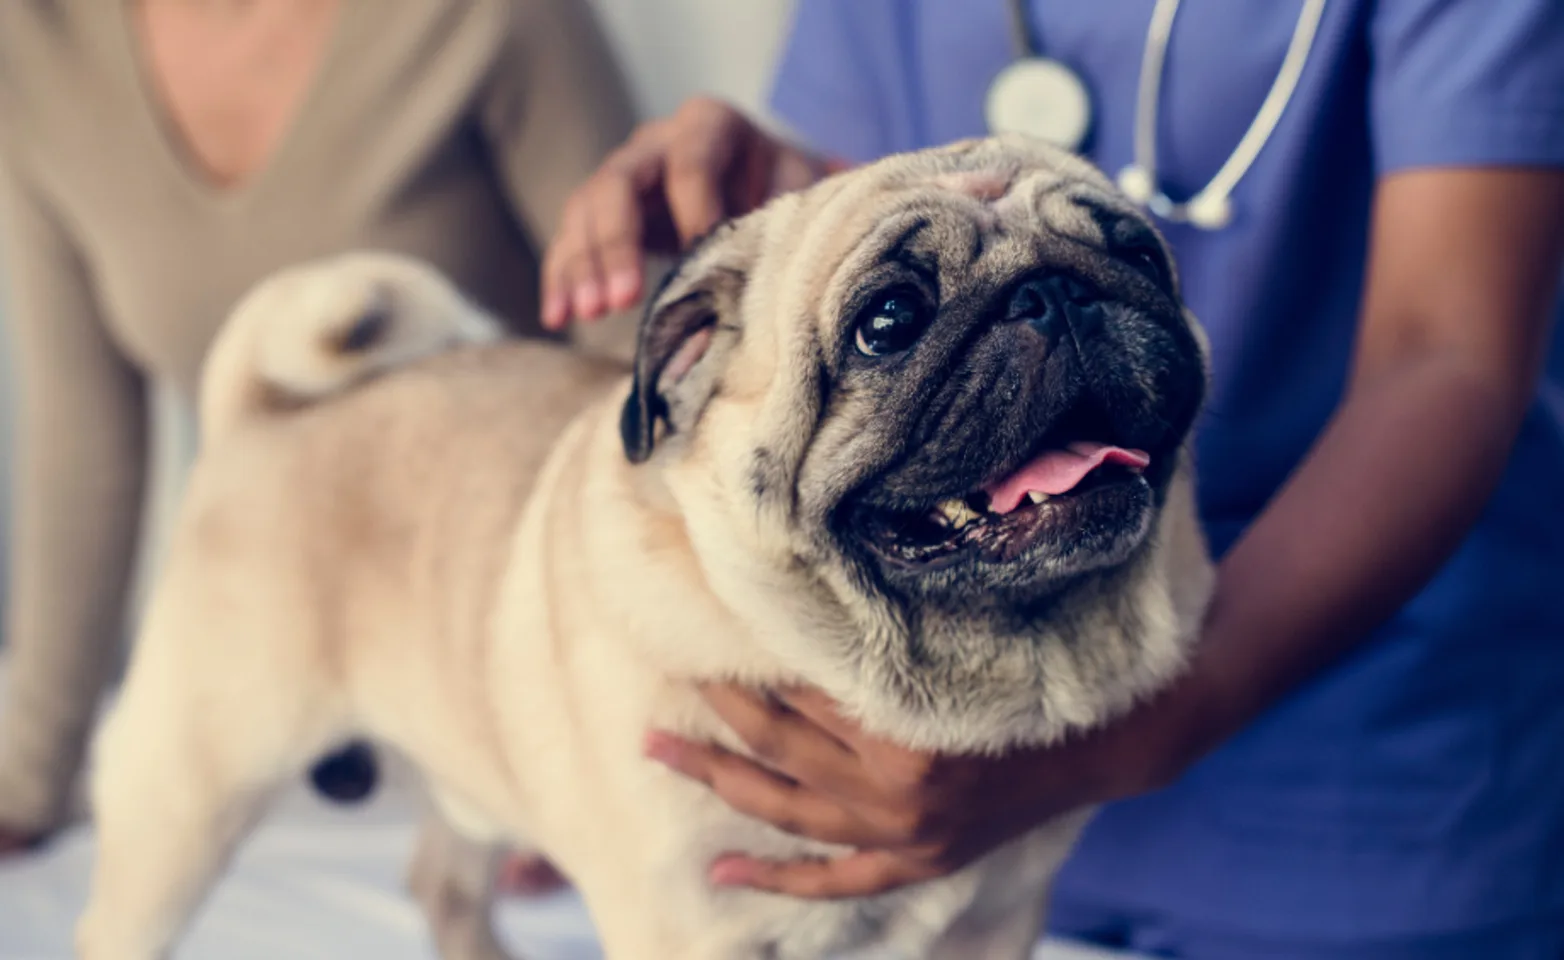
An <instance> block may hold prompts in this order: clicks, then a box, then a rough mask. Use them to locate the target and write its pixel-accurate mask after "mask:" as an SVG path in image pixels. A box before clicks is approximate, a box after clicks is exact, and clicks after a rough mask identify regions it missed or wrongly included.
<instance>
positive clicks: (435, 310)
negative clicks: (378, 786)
mask: <svg viewBox="0 0 1564 960" xmlns="http://www.w3.org/2000/svg"><path fill="white" fill-rule="evenodd" d="M1205 385H1206V365H1205V354H1204V347H1203V341H1202V338H1201V335H1200V333H1199V331H1198V327H1197V325H1196V322H1195V320H1194V319H1193V318H1192V317H1191V316H1190V315H1189V314H1188V313H1187V312H1186V310H1185V309H1184V308H1183V306H1182V305H1181V302H1180V299H1179V293H1178V287H1177V281H1176V278H1175V273H1174V268H1173V265H1172V264H1171V263H1170V260H1169V254H1168V251H1167V249H1166V247H1165V245H1164V243H1163V242H1162V240H1161V239H1160V238H1159V237H1158V235H1157V233H1156V232H1155V230H1154V229H1153V227H1152V226H1151V225H1150V223H1149V222H1148V221H1147V219H1146V218H1145V217H1144V216H1142V215H1141V214H1140V213H1138V212H1137V211H1136V209H1135V208H1134V207H1133V206H1131V205H1130V204H1129V203H1128V202H1127V201H1126V200H1125V199H1124V198H1122V197H1121V196H1120V195H1119V194H1118V193H1117V192H1116V191H1115V189H1114V188H1113V186H1112V184H1111V183H1110V182H1109V181H1108V180H1107V179H1106V178H1104V177H1103V176H1102V175H1101V173H1100V172H1099V171H1097V170H1096V169H1095V168H1093V167H1092V166H1091V165H1089V164H1088V163H1087V162H1085V161H1083V160H1081V159H1079V158H1076V157H1074V156H1070V155H1067V154H1065V153H1061V152H1059V151H1057V150H1054V149H1052V148H1050V147H1047V146H1044V145H1042V144H1040V143H1036V142H1031V141H1024V140H1015V139H1004V140H1000V139H985V140H977V141H971V142H963V143H958V144H955V145H953V146H949V147H946V148H942V149H936V150H929V151H924V152H918V153H911V154H905V155H899V156H894V157H891V158H888V159H885V160H881V161H879V162H877V163H874V164H871V165H868V166H864V167H861V168H858V169H856V170H853V171H850V172H847V173H844V174H840V175H838V176H835V177H833V178H831V179H828V180H825V181H822V182H821V183H819V184H817V185H815V186H813V187H811V188H810V189H808V190H805V191H802V192H798V193H793V194H788V195H784V196H780V197H778V198H776V199H774V200H773V201H771V202H770V203H769V205H767V206H765V207H763V208H762V209H760V210H759V211H757V212H755V213H752V214H749V215H747V216H744V217H742V218H740V219H736V220H733V221H731V222H729V223H727V224H726V225H724V226H722V227H720V228H719V229H717V230H716V231H715V232H714V233H713V234H712V235H711V236H710V237H708V238H707V239H706V240H705V241H704V242H702V243H700V244H699V245H698V247H697V248H696V249H694V250H693V251H692V252H691V253H690V254H689V255H688V256H687V257H686V258H685V259H684V260H683V261H682V263H681V264H680V265H679V266H678V267H677V268H676V269H675V270H674V271H673V272H672V273H671V275H670V276H669V278H668V279H667V281H666V282H665V284H664V285H663V286H662V287H661V289H660V291H659V292H657V293H656V294H655V296H653V297H652V298H651V300H650V302H649V305H648V307H647V309H646V312H645V316H644V319H643V322H642V326H641V330H640V333H639V344H638V351H637V357H636V360H635V364H634V370H633V372H632V373H628V374H626V373H625V372H623V371H622V370H620V369H616V368H614V367H613V366H612V365H611V364H606V363H596V362H593V361H590V360H585V359H582V358H579V357H576V356H574V355H573V354H570V353H568V352H565V351H563V350H561V349H558V348H555V347H551V346H548V345H543V344H535V343H534V344H524V343H513V342H503V343H502V342H500V341H499V339H498V334H497V327H496V326H495V324H493V323H492V321H490V320H489V319H487V318H486V317H485V316H484V314H483V313H482V311H481V310H479V309H477V308H476V307H474V306H473V305H472V304H470V303H468V302H466V301H465V300H464V299H463V298H462V297H461V295H460V294H458V292H457V291H455V290H454V289H452V288H451V286H450V285H449V284H448V283H447V282H446V281H445V280H444V279H442V278H441V277H439V276H438V275H436V274H434V273H432V272H431V271H430V269H429V268H428V267H426V266H424V265H422V264H420V263H417V262H412V261H409V260H406V259H402V258H399V257H395V256H390V255H383V254H370V253H364V254H354V255H349V256H344V257H340V258H337V259H332V260H327V261H324V262H317V263H312V264H308V265H304V266H302V267H298V268H295V269H292V270H289V271H286V272H284V273H282V274H281V275H279V276H276V277H274V278H273V279H271V280H269V281H267V282H265V283H263V284H262V285H261V286H260V287H259V288H258V289H257V290H255V291H254V292H253V293H252V294H251V295H250V297H249V298H248V299H247V300H246V301H245V302H244V303H242V304H241V305H240V306H239V307H238V308H237V309H236V311H235V313H234V315H233V317H232V318H231V319H230V321H229V323H228V325H227V326H226V327H225V329H224V331H223V333H222V335H221V338H220V340H219V342H218V343H217V345H216V347H215V349H214V351H213V354H212V356H211V357H210V360H209V363H208V368H207V371H206V374H205V384H204V394H203V397H202V408H203V409H202V414H203V421H204V427H205V429H206V431H207V442H206V444H205V449H204V451H203V452H202V454H201V457H200V461H199V463H198V464H197V466H196V467H195V471H194V474H193V476H192V478H191V481H190V485H189V492H188V498H187V501H186V502H185V503H184V505H183V513H182V515H181V517H180V521H179V526H178V532H177V534H176V535H175V538H174V544H173V547H172V550H171V555H170V557H169V560H168V562H167V567H166V571H165V574H164V577H163V579H162V581H161V584H160V585H159V587H158V589H157V591H156V595H155V597H154V599H153V601H152V604H151V608H150V610H149V612H148V615H147V617H146V620H145V624H144V628H143V632H142V635H141V638H140V642H139V644H138V646H137V648H136V649H135V652H134V656H133V662H132V665H131V667H130V671H129V675H128V679H127V683H126V685H125V687H124V690H123V693H122V696H121V697H120V699H119V701H118V703H117V705H116V707H115V708H114V710H113V712H112V715H111V716H110V717H109V718H108V719H107V721H106V723H105V726H104V729H103V732H102V734H101V736H100V739H99V746H98V765H97V771H96V775H95V781H94V787H93V794H94V800H95V809H96V816H97V824H98V831H99V837H100V844H99V848H98V850H99V852H98V857H97V863H96V868H95V873H94V878H93V883H92V892H91V897H90V902H89V904H88V907H87V910H86V913H85V916H84V917H83V920H82V922H81V925H80V928H79V932H78V942H79V948H80V953H81V956H82V957H84V958H86V960H154V958H157V957H161V956H163V955H164V954H165V951H166V950H168V949H169V948H170V945H171V943H172V941H173V940H174V939H175V937H176V935H177V934H178V932H179V930H180V929H181V927H182V925H183V924H184V923H185V921H186V919H187V917H188V915H189V913H190V912H191V910H192V909H193V908H194V907H195V906H196V904H197V903H198V902H199V901H200V899H201V897H202V895H203V894H204V893H205V891H206V890H207V888H208V887H209V886H210V885H211V884H212V883H213V882H214V879H215V877H216V876H217V874H218V873H219V872H220V870H221V868H222V866H223V864H224V863H225V861H226V860H227V859H228V856H229V854H230V853H231V851H232V850H233V849H234V847H235V845H236V844H237V843H238V842H239V840H240V839H241V837H242V836H243V835H244V833H245V831H246V830H247V828H248V827H249V826H250V825H251V824H252V823H253V822H254V821H255V819H256V818H257V817H258V816H259V815H260V814H261V812H262V810H263V808H264V804H265V801H266V799H267V797H268V796H269V795H270V794H271V793H272V792H273V790H274V789H275V788H276V787H277V785H279V784H282V783H285V782H288V781H290V780H291V779H292V778H293V777H295V776H296V775H297V774H298V773H299V772H300V771H301V770H302V769H303V768H304V767H305V766H306V765H307V764H308V763H309V762H310V761H311V760H312V759H313V758H315V757H317V756H319V755H320V754H321V753H322V752H324V751H326V750H328V749H331V748H332V747H334V746H338V745H340V744H342V743H345V742H348V741H350V740H354V739H357V738H367V739H368V740H370V741H372V742H374V743H376V744H378V745H381V746H382V747H383V748H385V749H389V750H392V751H395V752H396V753H398V754H400V755H403V756H405V757H406V758H408V759H409V760H410V761H411V762H412V763H413V764H414V765H415V766H416V767H417V768H418V769H419V770H420V771H421V772H422V774H423V775H424V777H425V778H426V780H427V783H428V787H429V792H430V794H431V796H432V797H433V799H434V801H435V806H436V807H437V808H438V810H439V811H440V814H441V821H442V823H443V824H444V825H445V826H436V827H435V828H433V829H432V830H431V832H430V834H429V835H428V836H427V837H426V838H425V841H424V844H423V847H422V849H421V850H420V853H419V856H418V858H417V860H418V861H419V862H418V864H417V865H416V866H415V869H414V886H415V889H418V890H419V891H420V893H421V896H422V899H423V900H424V902H425V904H426V906H427V912H428V913H429V915H430V917H431V918H432V920H433V922H434V924H435V931H436V938H437V941H438V943H439V945H440V948H441V950H442V951H443V952H444V954H445V955H446V956H447V957H449V958H452V960H461V958H473V957H483V958H491V957H496V956H502V955H503V954H502V953H501V951H500V948H499V946H498V944H497V943H496V942H495V940H494V937H493V934H492V931H491V930H490V928H489V921H488V902H487V898H488V887H487V876H486V873H485V864H486V862H487V851H488V850H490V849H492V848H493V847H494V846H495V845H497V844H500V843H507V844H513V845H514V844H527V845H530V846H533V847H535V848H537V849H540V850H541V851H543V852H545V853H546V854H547V855H548V857H550V858H551V859H552V860H553V861H554V862H555V863H557V864H559V865H560V867H561V868H562V869H563V870H564V871H565V872H566V873H567V874H568V875H569V876H570V878H571V879H572V880H573V881H574V883H575V885H576V887H577V888H578V889H579V890H580V892H581V894H582V896H583V898H584V900H585V903H586V905H587V907H588V909H589V911H590V913H591V916H592V918H593V920H594V923H595V924H596V926H597V929H598V933H599V936H600V938H601V942H602V946H603V950H604V953H605V956H606V957H607V958H609V960H739V958H771V960H817V958H823V957H868V956H876V957H908V958H912V957H937V958H952V960H954V958H960V960H985V958H987V960H1001V958H1003V960H1017V958H1021V957H1026V956H1029V955H1030V951H1031V949H1032V946H1033V943H1034V941H1035V939H1036V937H1037V935H1038V930H1039V927H1040V924H1041V923H1042V921H1043V911H1044V901H1045V899H1046V896H1047V893H1048V888H1049V881H1050V878H1051V877H1052V876H1053V873H1054V871H1055V870H1056V868H1057V867H1058V865H1059V863H1060V861H1061V860H1062V859H1063V857H1064V856H1065V854H1066V852H1067V851H1068V850H1069V848H1070V846H1071V843H1072V841H1073V839H1074V837H1075V836H1076V834H1077V832H1078V830H1079V829H1080V828H1081V826H1082V825H1083V823H1084V822H1085V819H1086V817H1087V816H1088V813H1087V812H1080V813H1075V814H1071V815H1069V816H1065V817H1062V818H1060V819H1058V820H1056V821H1054V822H1052V823H1049V824H1047V825H1045V826H1043V827H1041V828H1039V829H1037V830H1036V831H1034V832H1033V833H1031V834H1029V835H1027V836H1024V837H1022V838H1021V839H1019V840H1016V841H1014V842H1012V843H1010V844H1008V845H1006V846H1003V847H1001V848H999V849H997V850H995V851H994V852H992V853H991V854H989V855H987V856H985V857H984V858H982V859H980V860H979V861H977V862H975V863H974V864H972V865H971V866H969V867H967V868H965V869H963V870H961V871H959V872H957V873H955V874H953V875H951V876H949V877H946V878H944V879H940V880H937V881H932V882H928V883H924V884H920V885H915V886H913V887H910V888H906V889H903V890H899V891H896V892H893V893H890V894H886V895H882V896H876V897H871V898H862V899H844V900H836V901H824V902H804V901H799V900H794V899H789V898H785V897H781V896H776V895H772V894H767V893H762V892H757V891H751V890H741V889H719V888H715V887H713V886H712V885H711V884H710V883H709V882H708V881H707V868H708V865H709V864H710V863H711V861H712V860H713V859H714V858H715V857H717V856H718V855H719V854H721V853H724V852H728V851H735V850H737V851H744V852H748V853H751V854H755V855H760V856H766V857H774V858H796V857H800V856H818V855H831V854H835V853H839V852H841V851H840V850H838V849H837V848H833V847H831V846H829V845H822V844H817V843H813V842H810V841H805V840H802V839H799V838H797V837H794V836H791V835H788V834H786V833H782V832H780V831H777V830H775V829H773V828H771V827H769V826H767V825H764V824H761V823H758V822H755V821H753V820H750V819H748V818H746V817H744V816H742V815H739V814H737V813H735V812H733V811H731V810H730V809H729V808H727V807H726V806H724V805H723V804H722V803H721V802H719V801H718V800H717V799H716V798H715V797H714V796H712V795H710V794H708V793H707V792H705V791H704V790H703V789H701V788H700V787H698V786H696V785H693V784H691V783H690V782H688V781H685V780H683V779H681V778H679V777H677V776H676V775H674V774H673V773H671V772H670V771H668V770H666V769H664V768H662V767H660V766H658V765H656V764H654V763H652V762H650V761H648V760H646V759H644V758H643V756H642V742H643V738H644V737H645V735H646V733H647V732H648V731H649V730H651V729H653V728H660V729H665V730H670V731H672V732H675V733H678V734H681V735H684V736H687V737H692V738H704V739H710V740H715V741H717V742H721V743H724V744H726V745H727V746H730V747H732V748H733V749H742V745H741V744H740V743H739V742H738V741H737V740H736V738H734V737H733V736H732V734H731V732H729V731H727V730H726V729H725V728H724V727H723V726H722V725H721V723H720V722H719V721H718V720H717V719H716V718H715V716H714V714H712V713H711V712H709V710H708V709H707V708H706V706H705V705H704V703H703V701H702V700H701V698H700V697H699V695H698V694H697V692H696V687H697V684H698V683H700V682H705V681H724V682H738V683H742V684H749V685H754V686H755V687H760V688H765V687H773V686H778V685H796V684H807V685H811V686H814V687H816V688H819V689H820V690H822V691H824V692H825V693H827V694H829V695H830V696H831V697H833V698H834V699H835V700H836V701H837V702H838V703H839V704H840V705H841V710H842V711H843V712H844V713H845V714H846V715H847V716H850V717H852V718H853V719H855V720H856V721H857V722H858V723H860V724H862V725H863V726H864V727H865V728H866V729H868V730H870V731H872V732H875V733H877V734H880V735H883V736H886V737H888V738H891V739H893V740H895V741H897V742H899V743H902V744H905V745H907V746H908V747H913V748H922V749H929V750H939V751H948V752H988V753H994V752H999V751H1003V750H1006V749H1007V748H1011V747H1015V746H1020V745H1031V744H1046V743H1049V742H1052V741H1055V740H1058V739H1059V738H1061V737H1063V736H1065V735H1066V734H1068V733H1071V732H1073V731H1081V730H1086V729H1089V728H1092V727H1094V726H1097V725H1099V724H1102V723H1104V722H1106V721H1107V720H1109V719H1110V718H1113V717H1115V716H1116V715H1118V714H1120V713H1122V712H1124V711H1125V710H1127V709H1128V708H1130V707H1131V706H1132V705H1133V704H1135V703H1136V702H1137V700H1138V699H1140V698H1143V697H1145V696H1147V695H1149V694H1151V693H1153V692H1154V691H1156V690H1158V689H1159V688H1160V687H1161V686H1163V685H1164V684H1166V683H1168V682H1169V681H1170V680H1171V679H1173V678H1174V677H1175V676H1176V675H1177V673H1178V671H1179V670H1180V668H1181V666H1182V665H1183V664H1184V662H1185V660H1186V654H1187V652H1188V649H1189V647H1190V644H1191V642H1192V638H1193V637H1195V636H1196V634H1197V631H1198V626H1199V623H1200V620H1201V617H1202V614H1203V612H1204V608H1205V605H1206V603H1207V600H1208V596H1209V593H1210V590H1211V586H1212V579H1213V577H1212V567H1211V564H1210V561H1209V559H1208V557H1207V554H1206V549H1205V546H1204V542H1203V540H1202V537H1201V533H1200V530H1199V527H1198V525H1197V522H1196V515H1195V506H1194V496H1193V478H1192V475H1191V464H1190V455H1189V434H1190V430H1191V425H1192V423H1193V422H1194V420H1195V417H1196V414H1197V411H1198V410H1199V409H1200V407H1201V404H1202V399H1203V394H1204V391H1205Z"/></svg>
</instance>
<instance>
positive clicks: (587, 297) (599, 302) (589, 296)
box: [573, 283, 603, 319]
mask: <svg viewBox="0 0 1564 960" xmlns="http://www.w3.org/2000/svg"><path fill="white" fill-rule="evenodd" d="M573 299H574V302H575V306H576V316H578V317H580V318H582V319H586V318H589V317H595V316H597V315H598V314H599V313H602V312H603V291H601V290H599V289H598V286H597V284H595V283H583V284H582V285H581V286H579V287H577V288H576V293H575V297H574V298H573Z"/></svg>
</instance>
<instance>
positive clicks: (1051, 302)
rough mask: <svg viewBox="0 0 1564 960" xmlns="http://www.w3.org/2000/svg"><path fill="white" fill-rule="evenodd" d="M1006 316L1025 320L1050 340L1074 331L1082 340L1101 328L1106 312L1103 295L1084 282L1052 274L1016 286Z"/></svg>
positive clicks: (1010, 318)
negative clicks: (1101, 296) (1094, 291)
mask: <svg viewBox="0 0 1564 960" xmlns="http://www.w3.org/2000/svg"><path fill="white" fill-rule="evenodd" d="M1005 319H1006V320H1007V321H1020V322H1024V323H1026V324H1028V325H1029V326H1031V327H1032V328H1033V329H1035V330H1036V331H1037V332H1038V333H1041V334H1042V335H1043V336H1045V337H1048V338H1049V339H1053V338H1056V337H1060V336H1065V335H1067V334H1073V335H1074V336H1075V338H1076V339H1077V340H1080V339H1084V338H1086V337H1089V336H1092V335H1094V334H1095V333H1096V332H1097V331H1098V330H1099V329H1101V327H1102V324H1103V320H1104V311H1103V307H1102V300H1101V298H1100V297H1098V296H1097V295H1096V294H1094V293H1093V292H1092V290H1091V288H1089V287H1088V286H1086V285H1085V284H1084V283H1081V282H1080V281H1079V280H1076V279H1075V278H1073V277H1068V276H1065V275H1063V274H1051V275H1049V276H1046V277H1036V278H1033V279H1031V280H1027V281H1026V282H1025V283H1023V284H1021V286H1019V287H1017V288H1016V292H1015V293H1013V294H1011V296H1010V305H1009V306H1008V307H1007V308H1006V310H1005Z"/></svg>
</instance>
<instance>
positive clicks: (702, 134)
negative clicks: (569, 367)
mask: <svg viewBox="0 0 1564 960" xmlns="http://www.w3.org/2000/svg"><path fill="white" fill-rule="evenodd" d="M831 169H833V167H832V166H831V165H830V164H828V163H826V162H825V161H823V160H821V159H819V158H817V157H814V156H812V155H811V154H808V153H806V152H804V151H803V150H800V149H798V148H797V147H794V146H792V145H790V144H788V143H785V142H783V141H781V140H779V139H777V138H775V137H773V136H771V135H770V134H768V133H766V132H765V131H764V130H762V129H761V128H760V127H759V126H757V125H756V124H755V123H754V122H752V121H751V120H750V119H749V118H748V117H746V116H745V115H744V114H743V113H742V112H740V111H739V110H738V109H736V108H735V107H733V106H732V105H730V104H727V103H723V102H722V101H720V100H713V99H710V98H706V97H697V98H694V99H692V100H689V101H687V102H686V103H685V104H684V105H683V106H682V107H680V108H679V110H678V111H677V112H676V113H674V114H673V115H672V116H669V117H664V118H662V119H659V120H654V121H651V122H648V123H644V124H642V125H641V126H640V127H638V128H637V129H636V131H635V133H634V134H632V135H631V137H630V139H629V140H628V141H626V142H625V144H624V145H623V146H621V147H620V148H619V149H618V150H616V151H614V152H613V153H612V154H610V155H609V157H608V159H606V160H604V161H603V165H602V166H601V167H599V168H598V170H597V172H596V173H594V174H593V175H592V176H591V178H590V179H588V180H587V181H586V182H585V183H584V184H582V185H581V186H580V187H578V188H577V189H576V190H575V192H573V193H572V194H571V195H570V199H569V200H567V201H566V203H565V210H564V214H563V218H562V220H561V222H560V226H559V230H558V232H557V234H556V235H555V237H554V240H553V242H552V243H551V244H550V245H549V249H548V253H547V255H546V256H545V257H544V261H543V315H542V316H543V325H544V326H545V327H547V328H548V329H551V330H558V329H560V328H562V327H564V326H565V324H566V323H567V322H568V321H569V320H570V318H571V317H572V316H574V317H576V318H577V319H578V320H593V319H596V318H598V317H601V316H603V315H604V314H606V313H610V312H613V311H615V310H623V309H626V308H628V307H630V306H632V305H634V304H635V302H636V301H637V300H639V299H640V298H641V294H642V292H643V290H644V287H645V264H644V262H643V257H644V255H645V254H646V253H663V254H675V253H678V252H679V251H681V250H683V249H684V248H685V247H686V246H688V245H689V244H690V243H691V242H692V241H693V240H695V239H696V238H697V237H700V236H701V235H702V234H704V233H706V232H707V231H709V230H710V229H711V228H712V227H714V226H716V225H717V223H718V222H719V221H721V220H722V219H724V218H725V217H730V216H737V215H739V214H742V213H747V212H749V211H750V210H753V209H754V208H755V207H758V206H759V205H760V204H761V203H763V202H764V201H765V200H766V199H767V198H768V197H770V196H771V195H772V194H775V193H780V192H784V191H787V190H794V189H798V188H800V187H804V186H807V185H809V184H810V183H813V182H814V181H816V180H818V179H820V177H821V176H823V175H824V174H825V173H827V172H829V171H830V170H831Z"/></svg>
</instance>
